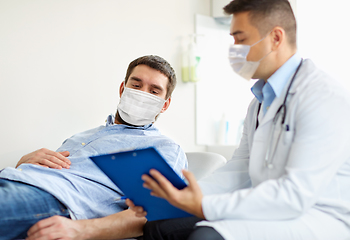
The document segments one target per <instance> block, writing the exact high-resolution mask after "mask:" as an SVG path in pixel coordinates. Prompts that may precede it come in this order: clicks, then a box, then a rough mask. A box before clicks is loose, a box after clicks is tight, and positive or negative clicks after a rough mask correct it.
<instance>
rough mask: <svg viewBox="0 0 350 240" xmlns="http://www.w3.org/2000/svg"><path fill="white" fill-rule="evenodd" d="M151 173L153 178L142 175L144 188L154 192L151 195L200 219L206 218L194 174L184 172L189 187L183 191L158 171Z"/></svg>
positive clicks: (152, 170)
mask: <svg viewBox="0 0 350 240" xmlns="http://www.w3.org/2000/svg"><path fill="white" fill-rule="evenodd" d="M149 173H150V175H151V176H152V177H150V176H149V175H147V174H144V175H142V180H144V181H145V182H144V184H143V186H144V187H145V188H148V189H150V190H151V191H152V192H151V195H153V196H156V197H160V198H164V199H166V200H167V201H168V202H169V203H170V204H172V205H174V206H175V207H178V208H181V209H182V210H184V211H186V212H188V213H191V214H193V215H195V216H197V217H199V218H203V219H204V218H205V217H204V214H203V210H202V198H203V194H202V191H201V189H200V188H199V185H198V183H197V181H196V179H195V177H194V175H193V173H191V172H189V171H186V170H182V173H183V175H184V176H185V178H186V179H187V181H188V185H187V187H185V188H183V189H181V190H179V189H177V188H176V187H174V186H173V185H172V184H171V183H170V182H169V181H168V179H166V178H165V177H164V176H163V175H162V174H160V173H159V172H158V171H157V170H154V169H151V170H150V172H149Z"/></svg>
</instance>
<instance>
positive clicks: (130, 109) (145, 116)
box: [117, 85, 166, 126]
mask: <svg viewBox="0 0 350 240" xmlns="http://www.w3.org/2000/svg"><path fill="white" fill-rule="evenodd" d="M124 86H125V85H124ZM165 101H166V100H164V99H163V98H161V97H158V96H155V95H153V94H150V93H147V92H144V91H141V90H136V89H132V88H127V87H124V91H123V94H122V96H121V98H120V102H119V105H118V108H117V109H118V113H119V116H120V117H121V118H122V119H123V120H124V121H125V122H127V123H129V124H131V125H135V126H144V125H147V124H151V123H153V122H154V121H155V120H156V117H157V115H158V114H159V113H160V112H161V110H162V108H163V106H164V103H165Z"/></svg>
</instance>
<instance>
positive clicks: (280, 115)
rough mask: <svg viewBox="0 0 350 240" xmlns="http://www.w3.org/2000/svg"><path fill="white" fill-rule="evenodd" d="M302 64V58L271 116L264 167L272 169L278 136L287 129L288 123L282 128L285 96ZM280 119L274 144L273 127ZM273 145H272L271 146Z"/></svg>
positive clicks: (285, 109) (284, 116)
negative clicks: (273, 115)
mask: <svg viewBox="0 0 350 240" xmlns="http://www.w3.org/2000/svg"><path fill="white" fill-rule="evenodd" d="M302 64H303V59H302V60H301V61H300V64H299V66H298V68H297V70H296V71H295V73H294V75H293V77H292V79H291V81H290V83H289V86H288V89H287V92H286V95H285V97H284V100H283V103H282V105H281V106H280V107H279V108H278V110H277V112H276V115H275V117H274V118H273V122H272V129H271V131H270V134H269V138H268V140H267V143H268V147H267V151H266V155H265V167H267V168H269V169H273V168H274V166H273V163H272V159H273V157H274V156H275V153H276V146H277V144H278V142H279V140H280V137H281V134H282V131H283V130H285V131H289V130H290V129H289V125H288V124H286V125H285V126H284V127H285V129H283V125H284V122H285V119H286V114H287V105H286V102H287V97H288V94H289V90H290V88H291V86H292V84H293V81H294V79H295V76H296V75H297V73H298V71H299V69H300V67H301V65H302ZM260 107H261V104H259V109H258V113H257V119H256V120H257V123H258V117H259V112H260ZM280 118H282V119H281V125H282V128H281V131H280V132H279V134H278V138H277V141H276V142H275V144H273V135H274V132H275V129H276V125H277V121H278V120H279V119H280ZM257 126H258V125H257ZM272 145H274V146H272Z"/></svg>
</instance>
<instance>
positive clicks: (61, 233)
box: [26, 216, 86, 240]
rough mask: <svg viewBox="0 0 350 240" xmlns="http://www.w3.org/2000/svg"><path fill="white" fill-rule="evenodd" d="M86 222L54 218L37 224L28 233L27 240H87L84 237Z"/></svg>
mask: <svg viewBox="0 0 350 240" xmlns="http://www.w3.org/2000/svg"><path fill="white" fill-rule="evenodd" d="M84 227H85V225H84V220H81V221H73V220H71V219H68V218H65V217H61V216H53V217H50V218H46V219H44V220H41V221H39V222H37V223H36V224H35V225H34V226H32V227H31V228H30V229H29V231H28V232H27V234H28V237H27V238H26V240H34V239H71V240H73V239H75V240H80V239H86V238H85V237H84V236H83V235H84V231H85V229H84Z"/></svg>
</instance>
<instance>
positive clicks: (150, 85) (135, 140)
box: [0, 56, 187, 240]
mask: <svg viewBox="0 0 350 240" xmlns="http://www.w3.org/2000/svg"><path fill="white" fill-rule="evenodd" d="M175 85H176V77H175V73H174V70H173V69H172V67H171V66H170V64H169V63H168V62H166V61H165V60H164V59H162V58H160V57H158V56H144V57H140V58H138V59H136V60H134V61H133V62H131V63H130V65H129V67H128V69H127V73H126V77H125V81H124V82H123V83H122V84H121V85H120V89H119V94H120V95H121V99H120V102H119V105H118V107H117V112H116V114H115V116H113V115H110V116H108V118H107V120H106V125H105V126H100V127H97V128H94V129H91V130H88V131H85V132H82V133H79V134H76V135H74V136H72V137H71V138H68V139H67V140H65V141H64V142H63V144H62V146H61V147H60V148H59V149H58V150H57V151H56V152H54V151H51V150H48V149H40V150H38V151H35V152H33V153H30V154H27V155H25V156H23V157H22V158H21V160H20V161H19V162H18V165H17V168H11V167H8V168H5V169H3V170H2V171H1V172H0V240H5V239H6V240H7V239H16V238H25V237H26V236H27V231H28V230H29V229H30V227H31V226H32V225H34V224H35V223H37V222H38V221H40V220H42V219H45V218H48V219H46V220H44V221H41V222H39V223H38V224H37V225H35V226H34V227H33V228H32V229H31V230H30V232H29V235H30V239H35V238H37V237H39V236H42V235H44V234H47V233H48V234H49V236H50V237H53V238H54V239H56V238H59V237H60V236H61V235H60V234H65V235H66V236H67V237H69V239H73V238H75V237H77V236H78V234H80V235H79V238H80V239H84V238H98V239H101V238H105V236H104V235H108V237H110V238H113V239H115V238H129V237H137V236H140V235H142V227H143V225H144V223H145V222H146V219H137V218H136V217H135V216H134V214H133V213H132V212H130V210H128V209H127V206H126V204H125V202H124V201H123V200H118V198H119V197H120V196H123V193H122V192H121V191H120V190H119V189H118V187H117V186H115V185H114V184H113V183H112V182H111V181H110V179H109V178H108V177H107V176H106V175H105V174H104V173H102V172H101V171H100V170H99V169H98V168H97V167H96V166H95V165H94V163H93V162H92V161H91V160H90V159H89V156H93V155H99V154H107V153H111V152H118V151H123V150H131V149H137V148H146V147H150V146H153V147H155V148H156V149H157V150H158V151H159V152H160V153H161V154H162V155H163V157H164V158H165V159H166V160H167V162H168V163H169V165H170V166H171V167H172V168H173V169H174V170H175V171H176V172H177V173H178V174H181V169H183V168H187V160H186V156H185V154H184V152H183V151H182V149H181V148H180V147H179V145H177V144H176V143H174V142H173V141H172V140H170V139H169V138H167V137H165V136H163V135H161V134H160V132H159V131H158V129H157V128H155V127H154V126H153V122H154V121H155V119H156V117H157V116H158V115H159V114H160V113H163V112H165V111H166V110H167V108H168V107H169V104H170V102H171V98H170V97H171V93H172V91H173V90H174V88H175ZM130 171H132V169H130ZM112 214H113V215H112ZM54 215H60V216H63V217H57V216H55V217H52V218H49V217H51V216H54ZM109 215H111V216H109ZM106 216H108V217H106ZM65 217H66V218H65ZM68 218H72V219H75V220H76V219H92V218H95V219H93V220H82V221H72V220H70V219H68ZM98 218H99V219H98ZM96 221H100V223H101V224H95V223H96ZM62 222H64V223H66V226H69V227H70V228H71V230H67V231H63V232H60V233H58V232H54V233H52V229H54V227H55V226H56V225H55V224H56V223H58V224H59V229H60V230H63V229H64V228H63V227H62ZM104 223H107V224H104ZM89 224H90V225H89ZM73 229H74V230H73ZM106 229H107V230H106ZM38 230H40V231H38ZM111 230H113V234H110V233H109V231H111ZM73 234H75V235H73ZM83 234H84V235H83Z"/></svg>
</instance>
